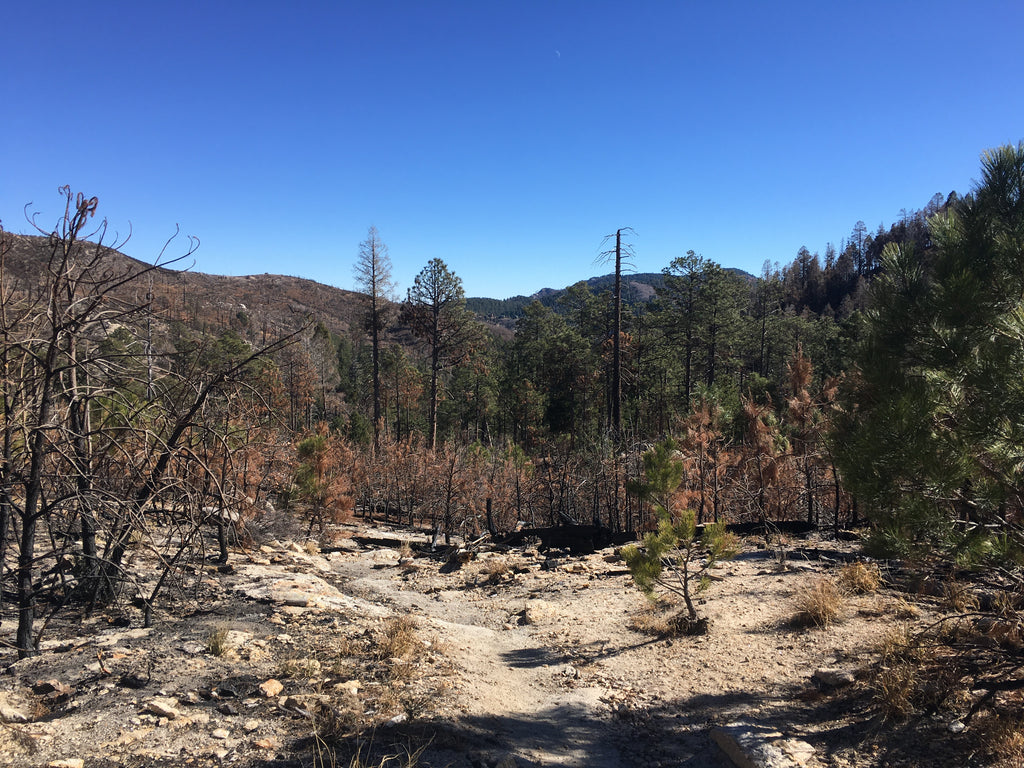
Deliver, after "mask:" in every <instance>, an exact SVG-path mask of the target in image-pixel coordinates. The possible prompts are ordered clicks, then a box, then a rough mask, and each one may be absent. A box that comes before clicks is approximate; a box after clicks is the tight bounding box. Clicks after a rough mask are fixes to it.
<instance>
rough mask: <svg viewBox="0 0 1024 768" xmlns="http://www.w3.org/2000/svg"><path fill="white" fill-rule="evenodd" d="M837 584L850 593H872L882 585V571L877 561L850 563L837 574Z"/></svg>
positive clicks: (846, 592)
mask: <svg viewBox="0 0 1024 768" xmlns="http://www.w3.org/2000/svg"><path fill="white" fill-rule="evenodd" d="M836 586H837V587H839V589H840V590H842V591H843V592H844V593H845V594H848V595H870V594H874V593H875V592H877V591H878V588H879V587H880V586H882V572H881V571H880V570H879V568H878V565H877V564H876V563H849V564H847V565H844V566H843V567H842V568H840V569H839V573H838V574H836Z"/></svg>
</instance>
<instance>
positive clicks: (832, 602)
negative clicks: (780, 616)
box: [793, 578, 844, 629]
mask: <svg viewBox="0 0 1024 768" xmlns="http://www.w3.org/2000/svg"><path fill="white" fill-rule="evenodd" d="M843 602H844V598H843V593H842V591H841V590H840V589H839V587H837V586H836V583H835V581H833V580H832V579H830V578H822V579H818V580H817V581H816V582H814V584H812V585H811V586H809V587H805V588H804V589H802V590H801V591H800V592H799V593H798V594H797V611H796V614H795V615H794V616H793V624H794V625H795V626H798V627H821V628H823V629H826V628H828V626H829V625H830V624H832V622H834V621H836V620H837V619H838V618H839V616H840V614H841V613H842V609H843Z"/></svg>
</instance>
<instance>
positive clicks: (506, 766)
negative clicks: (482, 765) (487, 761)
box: [494, 755, 519, 768]
mask: <svg viewBox="0 0 1024 768" xmlns="http://www.w3.org/2000/svg"><path fill="white" fill-rule="evenodd" d="M494 768H519V763H518V762H517V761H516V759H515V757H513V756H512V755H505V756H504V757H503V758H501V760H499V761H498V762H496V763H495V764H494Z"/></svg>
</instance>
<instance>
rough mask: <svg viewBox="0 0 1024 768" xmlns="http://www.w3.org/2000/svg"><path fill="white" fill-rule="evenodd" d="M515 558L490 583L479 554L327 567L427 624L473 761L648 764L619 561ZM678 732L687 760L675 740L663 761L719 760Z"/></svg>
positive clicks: (626, 588) (627, 595) (636, 605)
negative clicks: (459, 563) (455, 562)
mask: <svg viewBox="0 0 1024 768" xmlns="http://www.w3.org/2000/svg"><path fill="white" fill-rule="evenodd" d="M517 564H518V566H519V568H518V570H519V572H518V573H516V574H514V575H512V574H510V575H509V577H508V579H507V580H505V581H503V582H502V583H500V584H498V585H491V584H489V583H488V582H487V580H486V578H485V577H484V576H483V575H482V574H483V573H485V572H487V570H488V565H487V563H486V562H482V563H481V562H477V563H472V564H470V565H469V566H467V567H466V568H465V569H464V570H463V571H462V572H458V573H454V574H447V575H441V574H439V573H438V569H437V566H436V565H434V564H431V565H426V566H423V567H422V568H416V569H410V570H409V571H407V572H405V573H404V574H401V575H399V574H398V573H396V570H395V569H382V568H381V567H380V564H379V563H376V564H370V565H369V569H370V570H368V567H367V566H368V564H367V562H366V559H365V558H362V559H360V558H353V559H350V560H347V561H345V562H344V563H340V564H335V571H336V573H337V575H339V576H341V577H342V578H343V583H344V584H345V590H346V591H348V592H350V593H351V594H355V595H359V596H360V597H363V598H366V599H370V600H375V601H379V602H383V603H385V604H387V605H389V607H391V608H393V609H395V610H396V611H399V612H408V613H410V614H412V615H415V616H417V618H418V621H419V624H420V626H421V628H422V629H423V630H424V631H425V632H426V633H427V634H431V633H436V636H437V639H438V641H439V642H440V643H441V646H442V647H443V648H444V652H445V654H446V656H447V657H448V658H449V659H450V660H451V661H452V662H453V663H454V664H455V666H456V668H457V672H456V674H455V675H454V676H453V691H452V693H453V702H452V704H451V709H450V711H449V712H448V713H446V714H447V716H448V717H450V718H451V720H452V721H453V725H454V726H455V727H457V728H459V729H461V730H462V731H463V732H465V733H466V734H468V735H470V738H471V740H473V741H475V743H476V747H475V749H474V751H475V752H476V753H478V754H480V755H483V757H479V758H478V759H477V760H476V761H474V762H475V764H483V765H498V764H500V762H501V761H500V759H496V757H497V756H500V755H503V754H504V755H511V756H513V757H514V759H515V760H516V765H519V766H537V767H538V768H539V767H540V766H566V767H569V766H593V767H595V768H620V766H633V765H638V764H641V763H643V764H651V765H657V764H658V762H659V761H657V760H655V761H654V762H647V760H642V761H639V762H638V752H639V751H642V750H638V748H637V744H636V743H635V742H636V739H637V738H638V733H639V731H640V728H639V726H640V724H639V723H638V722H637V721H636V719H635V718H634V717H632V715H634V714H635V711H634V709H633V707H634V705H636V704H638V703H640V702H642V701H651V700H652V695H651V692H650V691H645V690H643V684H642V680H641V679H639V678H638V679H636V680H634V681H632V682H635V683H637V685H631V684H630V676H631V672H629V671H628V670H626V669H624V668H625V667H628V666H629V665H630V664H632V663H633V662H632V660H631V659H632V658H633V657H634V656H635V655H636V654H637V653H640V654H642V653H644V652H645V651H646V652H647V653H649V652H650V650H649V646H650V645H652V644H653V643H652V642H651V641H650V640H648V639H645V638H643V636H638V634H637V633H636V632H633V631H630V630H629V629H627V627H626V620H627V616H628V613H629V612H630V611H635V610H642V609H643V608H644V606H645V602H644V600H643V599H642V598H641V597H640V595H639V594H638V593H637V592H636V590H635V588H633V587H632V586H631V585H630V584H629V583H628V578H627V577H626V576H625V575H624V573H623V572H622V569H621V565H620V567H619V568H618V569H613V568H610V567H609V566H608V564H607V563H606V562H604V560H603V559H602V558H601V556H593V557H591V558H588V559H582V560H581V559H572V560H566V561H565V562H564V563H563V564H562V565H561V566H554V567H553V568H552V569H551V570H540V569H539V568H540V562H539V561H537V562H533V563H528V564H526V565H525V566H524V564H523V563H521V562H518V563H517ZM389 571H390V572H389ZM609 572H611V573H613V575H609ZM659 666H660V665H659ZM637 671H638V672H639V671H640V670H637ZM642 677H643V675H640V678H642ZM657 698H658V695H657V694H656V693H654V694H653V700H656V699H657ZM689 741H690V743H689V744H688V745H687V751H688V752H689V757H690V758H691V762H688V763H687V762H684V760H683V759H680V758H683V755H681V754H680V752H679V751H678V748H679V744H678V743H677V744H676V745H675V748H674V749H672V750H671V751H674V753H675V759H674V760H673V761H672V762H671V763H668V762H666V763H665V764H673V765H683V764H686V765H691V766H694V767H696V766H702V765H714V766H718V765H721V763H720V762H719V761H718V759H717V757H715V756H714V753H713V750H712V749H711V748H710V747H709V744H708V742H707V740H706V738H705V737H704V736H703V735H701V736H700V737H698V738H693V737H691V738H690V739H689ZM662 746H663V747H664V750H663V751H665V752H668V751H669V749H670V747H671V745H662ZM694 759H696V762H694V761H693V760H694Z"/></svg>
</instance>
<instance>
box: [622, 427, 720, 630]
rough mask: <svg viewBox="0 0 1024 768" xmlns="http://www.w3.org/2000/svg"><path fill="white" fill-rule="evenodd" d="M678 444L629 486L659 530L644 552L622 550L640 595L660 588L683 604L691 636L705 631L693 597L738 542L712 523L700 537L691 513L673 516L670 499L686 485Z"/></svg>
mask: <svg viewBox="0 0 1024 768" xmlns="http://www.w3.org/2000/svg"><path fill="white" fill-rule="evenodd" d="M676 453H677V452H676V444H675V441H673V440H672V439H667V440H664V441H662V442H661V443H658V444H657V445H655V446H654V447H653V448H652V449H651V450H649V451H647V452H645V453H644V455H643V468H644V474H643V479H642V480H640V479H638V480H631V481H630V482H629V483H627V486H626V489H627V491H628V492H629V493H631V494H633V495H634V496H637V497H638V498H640V499H642V500H644V501H646V502H649V503H650V504H651V506H652V507H653V508H654V512H655V514H656V516H657V522H658V528H657V530H656V531H652V532H650V533H648V534H647V535H646V536H644V542H643V547H638V546H635V545H630V546H627V547H625V548H624V549H623V550H622V556H623V558H624V559H625V561H626V565H627V566H628V567H629V572H630V574H631V575H632V577H633V581H634V582H635V583H636V585H637V587H639V588H640V591H641V592H643V593H644V594H645V595H647V596H648V597H649V598H654V597H655V596H656V595H657V591H656V590H657V589H658V588H661V589H664V590H667V591H669V592H672V593H674V594H676V595H678V596H679V597H681V598H682V599H683V602H684V603H685V604H686V619H685V621H684V622H683V627H684V628H685V630H686V633H688V634H701V633H703V632H705V631H706V630H707V619H706V618H701V617H700V616H699V615H698V613H697V609H696V606H694V603H693V597H694V595H695V594H696V593H698V592H701V591H703V590H704V589H707V587H708V585H709V584H710V580H709V578H708V574H709V572H710V571H711V569H712V568H713V567H714V566H715V564H716V563H718V562H719V561H720V560H728V559H730V558H732V557H735V555H736V540H735V538H734V537H733V536H732V535H731V534H729V533H728V532H727V531H726V530H725V525H724V523H710V524H708V525H705V526H704V529H703V531H702V532H701V533H700V535H698V533H697V515H696V513H695V512H693V511H692V510H689V509H687V510H682V511H675V510H674V509H673V505H672V497H673V495H674V493H675V491H676V490H677V489H678V488H679V485H680V483H681V482H682V479H683V462H682V461H681V460H680V459H679V458H678V457H677V455H676Z"/></svg>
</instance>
